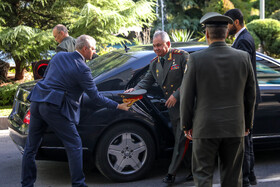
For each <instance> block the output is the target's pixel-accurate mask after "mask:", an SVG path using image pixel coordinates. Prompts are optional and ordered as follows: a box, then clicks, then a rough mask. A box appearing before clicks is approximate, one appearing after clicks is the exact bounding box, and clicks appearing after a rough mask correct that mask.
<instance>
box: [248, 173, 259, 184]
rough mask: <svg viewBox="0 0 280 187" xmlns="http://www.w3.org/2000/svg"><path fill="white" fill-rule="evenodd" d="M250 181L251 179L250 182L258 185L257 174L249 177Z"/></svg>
mask: <svg viewBox="0 0 280 187" xmlns="http://www.w3.org/2000/svg"><path fill="white" fill-rule="evenodd" d="M249 181H250V184H251V185H257V184H258V182H257V179H256V176H255V175H254V176H250V177H249Z"/></svg>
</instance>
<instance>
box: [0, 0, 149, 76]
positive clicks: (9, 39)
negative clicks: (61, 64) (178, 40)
mask: <svg viewBox="0 0 280 187" xmlns="http://www.w3.org/2000/svg"><path fill="white" fill-rule="evenodd" d="M154 5H155V4H154V3H153V0H137V1H133V0H126V1H122V0H0V51H3V52H4V53H6V54H8V55H10V57H12V58H13V59H14V60H15V64H16V75H15V78H16V79H22V78H23V72H24V71H23V70H24V67H25V66H26V65H28V63H30V62H33V61H37V60H40V58H42V56H41V54H42V53H43V52H46V51H47V50H49V49H51V48H54V47H55V46H56V43H55V41H54V39H53V37H52V28H53V27H54V26H55V25H56V24H59V23H60V24H64V25H66V26H67V27H68V28H70V32H69V33H70V35H72V36H74V37H77V36H79V35H81V34H88V35H91V36H93V37H94V38H95V39H96V40H97V42H98V43H99V44H100V43H101V44H104V45H106V44H115V43H121V42H124V41H125V39H124V38H120V37H117V36H116V34H118V32H119V29H120V28H128V27H131V26H138V27H143V26H145V25H149V23H151V22H152V21H153V20H154V19H155V14H154V12H153V6H154ZM149 26H150V25H149Z"/></svg>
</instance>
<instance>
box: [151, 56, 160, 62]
mask: <svg viewBox="0 0 280 187" xmlns="http://www.w3.org/2000/svg"><path fill="white" fill-rule="evenodd" d="M157 59H158V56H156V57H155V58H153V59H152V60H151V62H150V63H152V62H153V61H155V60H157Z"/></svg>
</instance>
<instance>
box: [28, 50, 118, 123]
mask: <svg viewBox="0 0 280 187" xmlns="http://www.w3.org/2000/svg"><path fill="white" fill-rule="evenodd" d="M84 91H85V92H86V93H87V95H88V96H89V97H90V98H91V99H93V100H94V102H93V103H95V104H96V106H103V105H105V106H107V107H108V108H112V109H115V108H116V107H117V105H118V103H116V102H115V101H112V100H110V99H108V98H106V97H104V96H102V95H100V94H99V93H98V90H97V88H96V85H95V83H94V81H93V78H92V75H91V71H90V69H89V67H88V66H87V65H86V63H85V62H84V60H83V58H82V56H81V55H80V54H79V53H78V52H77V51H75V52H60V53H57V54H56V55H55V56H54V57H53V58H52V59H51V61H50V63H49V65H48V67H47V70H46V73H45V75H44V78H43V79H42V80H40V81H39V82H38V83H37V84H36V85H35V87H34V88H33V90H32V91H31V93H30V94H29V96H28V99H29V100H30V101H31V102H47V103H51V104H55V105H57V106H59V107H61V114H62V115H63V116H65V117H66V118H67V119H69V120H70V121H72V122H75V123H76V124H77V123H78V122H79V118H80V99H81V95H82V93H83V92H84ZM93 107H94V106H93Z"/></svg>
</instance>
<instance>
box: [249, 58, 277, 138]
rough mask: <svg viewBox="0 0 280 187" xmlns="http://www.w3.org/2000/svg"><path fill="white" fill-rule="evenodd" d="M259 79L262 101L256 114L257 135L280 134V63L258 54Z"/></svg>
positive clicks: (255, 130)
mask: <svg viewBox="0 0 280 187" xmlns="http://www.w3.org/2000/svg"><path fill="white" fill-rule="evenodd" d="M256 69H257V79H258V82H259V86H260V90H261V103H259V106H258V110H257V112H256V114H255V116H256V118H255V126H254V135H255V136H267V135H269V136H279V135H280V63H279V62H277V61H274V60H273V59H271V58H269V57H266V56H264V55H257V61H256Z"/></svg>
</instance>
